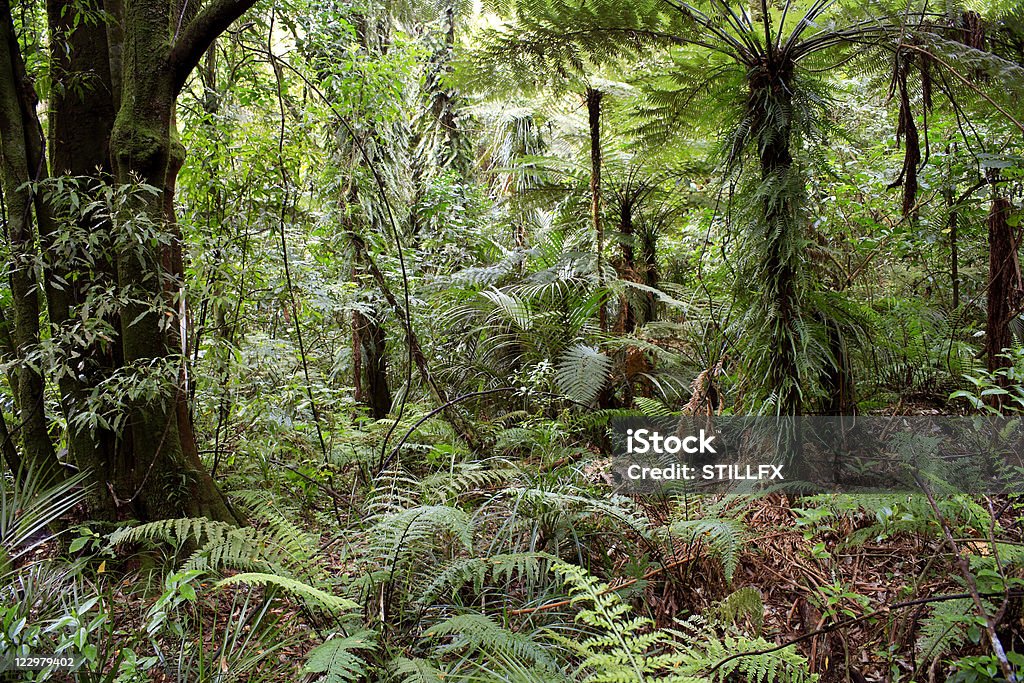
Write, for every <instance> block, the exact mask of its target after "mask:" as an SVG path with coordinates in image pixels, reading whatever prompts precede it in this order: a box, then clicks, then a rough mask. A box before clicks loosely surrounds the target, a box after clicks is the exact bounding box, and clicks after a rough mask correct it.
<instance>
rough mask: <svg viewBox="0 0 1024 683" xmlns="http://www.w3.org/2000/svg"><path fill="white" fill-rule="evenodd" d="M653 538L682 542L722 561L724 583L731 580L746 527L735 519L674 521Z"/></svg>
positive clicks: (656, 531)
mask: <svg viewBox="0 0 1024 683" xmlns="http://www.w3.org/2000/svg"><path fill="white" fill-rule="evenodd" d="M653 535H654V537H655V538H660V539H661V540H663V541H668V542H672V541H674V540H675V539H679V540H682V541H685V542H686V543H688V544H690V545H691V546H692V547H696V548H700V549H701V550H704V551H706V552H708V553H710V554H712V555H715V556H717V557H718V558H719V560H720V561H721V562H722V569H723V570H724V572H725V578H726V580H727V581H732V576H733V573H734V572H735V571H736V565H737V563H738V562H739V557H740V552H741V551H742V550H743V544H744V542H745V537H746V527H745V526H744V525H743V523H742V522H740V521H738V520H735V519H686V520H677V521H675V522H672V523H671V524H669V525H667V526H665V527H661V528H659V529H657V530H655V532H654V534H653Z"/></svg>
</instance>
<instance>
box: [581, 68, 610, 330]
mask: <svg viewBox="0 0 1024 683" xmlns="http://www.w3.org/2000/svg"><path fill="white" fill-rule="evenodd" d="M603 97H604V93H602V92H601V91H600V90H596V89H594V88H587V92H586V95H585V98H586V103H587V122H588V126H589V129H590V221H591V225H592V226H593V228H594V255H595V257H596V259H595V263H596V266H595V267H596V269H597V286H598V288H599V289H604V228H603V227H602V225H601V99H602V98H603ZM598 320H599V322H600V326H601V331H602V332H607V331H608V314H607V311H606V310H605V302H604V300H603V298H602V300H601V305H600V306H599V307H598Z"/></svg>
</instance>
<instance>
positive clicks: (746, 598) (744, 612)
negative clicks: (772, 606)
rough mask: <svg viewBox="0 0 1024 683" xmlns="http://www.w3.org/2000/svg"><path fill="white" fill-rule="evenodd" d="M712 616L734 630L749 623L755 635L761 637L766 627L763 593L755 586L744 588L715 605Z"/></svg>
mask: <svg viewBox="0 0 1024 683" xmlns="http://www.w3.org/2000/svg"><path fill="white" fill-rule="evenodd" d="M712 614H713V615H714V616H715V617H716V618H718V619H720V620H721V621H723V622H724V623H725V624H726V625H727V626H729V627H733V628H740V627H742V626H743V625H744V624H745V623H749V624H750V626H751V628H752V630H753V632H754V635H755V636H759V635H761V628H762V627H763V626H764V600H763V599H762V597H761V591H759V590H758V589H756V588H754V587H753V586H744V587H743V588H740V589H739V590H737V591H734V592H732V593H730V594H729V595H727V596H726V597H725V598H724V599H723V600H721V601H720V602H719V603H718V604H717V605H715V607H714V609H713V610H712Z"/></svg>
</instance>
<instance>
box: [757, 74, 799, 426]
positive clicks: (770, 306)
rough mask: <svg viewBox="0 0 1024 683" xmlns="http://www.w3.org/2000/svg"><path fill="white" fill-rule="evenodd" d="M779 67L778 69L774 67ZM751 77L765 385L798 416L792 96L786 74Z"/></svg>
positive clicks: (781, 410)
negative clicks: (766, 365) (759, 202)
mask: <svg viewBox="0 0 1024 683" xmlns="http://www.w3.org/2000/svg"><path fill="white" fill-rule="evenodd" d="M779 71H781V69H780V70H779ZM754 79H755V80H753V81H752V82H751V85H750V89H751V101H752V106H753V107H754V108H755V116H754V120H755V126H754V133H755V135H756V139H757V142H758V146H759V150H758V156H759V161H760V168H761V183H762V185H763V186H764V187H763V189H762V193H763V195H764V199H763V200H762V201H763V203H762V207H761V209H762V216H761V221H760V223H761V224H760V226H759V232H760V235H759V238H760V240H761V241H762V245H761V246H762V249H763V252H762V255H763V261H762V263H761V264H760V270H761V276H762V278H763V280H764V281H763V283H761V286H762V287H764V291H765V294H764V296H765V301H764V302H763V306H764V308H763V310H764V312H765V313H766V315H767V316H768V319H767V320H766V321H764V322H765V324H766V325H767V327H768V334H769V343H770V347H769V349H770V351H769V352H770V353H771V354H772V359H771V360H770V361H769V377H768V379H769V386H768V387H767V388H769V389H771V390H772V391H773V392H774V393H775V396H776V411H777V412H778V414H780V415H799V414H800V412H801V410H802V401H801V394H800V388H801V387H800V383H801V379H802V378H801V377H800V372H799V368H798V359H797V353H798V352H799V351H798V347H799V330H798V329H797V322H798V316H799V314H800V305H799V303H800V302H799V301H797V292H796V276H797V272H796V268H797V264H796V259H797V256H798V243H799V240H800V228H799V224H798V221H797V203H798V199H799V198H797V197H793V196H791V195H792V192H793V188H792V187H789V186H790V184H791V182H792V179H791V177H790V175H791V173H792V171H793V155H792V153H791V152H790V142H791V139H792V122H791V115H792V106H793V103H792V98H791V96H790V95H789V89H788V87H787V79H786V77H785V74H783V73H779V72H772V71H771V70H769V68H768V67H766V70H765V71H763V72H762V71H755V76H754Z"/></svg>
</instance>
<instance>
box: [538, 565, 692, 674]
mask: <svg viewBox="0 0 1024 683" xmlns="http://www.w3.org/2000/svg"><path fill="white" fill-rule="evenodd" d="M553 569H554V571H555V573H556V574H557V575H558V576H560V577H561V578H562V580H563V581H564V582H565V584H566V585H567V586H568V588H569V595H570V599H571V602H572V604H573V605H582V606H583V609H581V610H580V612H579V613H578V614H577V615H576V620H577V621H578V622H581V623H582V624H584V625H585V626H586V627H588V630H590V631H591V632H592V634H593V635H589V636H587V637H583V638H579V639H570V638H565V637H564V636H560V635H555V634H553V635H552V637H553V639H554V640H555V641H556V642H558V643H560V644H561V645H563V646H565V647H568V648H570V649H571V650H573V651H575V652H577V654H578V655H579V656H580V657H581V658H582V663H581V664H580V666H579V669H578V670H577V677H582V678H581V680H582V681H583V682H584V683H622V682H624V681H636V682H637V683H642V682H643V681H647V680H659V681H675V682H677V683H682V682H683V681H687V682H688V681H693V680H695V679H694V678H692V677H691V676H688V675H685V674H682V673H680V669H679V667H680V665H681V664H682V662H683V658H682V655H681V654H680V653H679V652H677V651H674V649H673V648H671V642H670V637H669V635H668V634H667V633H666V632H665V631H661V630H657V629H655V628H654V622H652V621H651V620H650V619H648V618H646V617H637V616H632V615H631V614H630V612H631V608H630V606H629V605H628V604H626V603H624V602H622V600H621V598H619V596H618V595H617V594H616V593H615V592H614V591H612V590H610V588H609V586H608V585H607V584H604V583H601V582H600V581H598V580H597V579H596V578H595V577H593V576H591V575H590V574H588V573H587V572H586V571H585V570H583V569H582V568H580V567H577V566H575V565H571V564H566V563H557V564H555V565H554V567H553Z"/></svg>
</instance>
